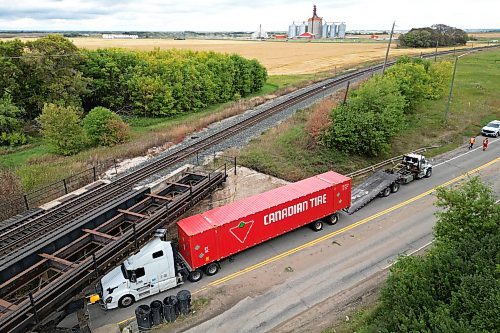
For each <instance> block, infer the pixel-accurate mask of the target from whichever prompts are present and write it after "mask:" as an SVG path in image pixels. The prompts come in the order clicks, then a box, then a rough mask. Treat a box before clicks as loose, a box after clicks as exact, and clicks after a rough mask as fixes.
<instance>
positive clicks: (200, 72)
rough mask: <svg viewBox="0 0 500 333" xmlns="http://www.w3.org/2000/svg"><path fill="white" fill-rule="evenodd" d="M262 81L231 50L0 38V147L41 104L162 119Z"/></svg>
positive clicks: (246, 91)
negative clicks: (83, 46)
mask: <svg viewBox="0 0 500 333" xmlns="http://www.w3.org/2000/svg"><path fill="white" fill-rule="evenodd" d="M266 80H267V71H266V69H265V68H264V67H263V66H262V65H261V64H260V63H259V62H258V61H256V60H248V59H245V58H243V57H241V56H239V55H236V54H219V53H215V52H193V51H182V50H168V51H161V50H159V49H156V50H153V51H148V52H146V51H143V52H139V51H127V50H121V49H102V50H80V49H78V48H77V47H76V46H75V45H74V44H73V43H72V42H71V41H70V40H68V39H66V38H64V37H62V36H61V35H55V34H53V35H48V36H47V37H43V38H39V39H37V40H34V41H27V42H23V41H20V40H17V39H16V40H12V41H3V42H2V41H0V130H1V132H2V133H6V134H2V135H0V140H2V142H0V144H9V143H12V144H20V143H24V141H25V137H24V134H23V121H33V120H35V119H37V117H38V116H40V114H41V113H42V110H43V108H44V106H45V105H48V104H54V105H57V106H60V107H70V108H76V109H78V110H80V111H81V112H82V115H84V114H86V113H88V112H89V111H90V110H92V109H93V108H95V107H105V108H108V109H110V110H113V111H116V112H118V113H120V114H128V115H138V116H144V117H169V116H173V115H177V114H181V113H186V112H195V111H197V110H200V109H202V108H204V107H206V106H208V105H211V104H215V103H222V102H226V101H230V100H235V99H239V98H241V97H245V96H248V95H250V94H252V93H255V92H257V91H259V90H260V89H261V88H262V86H263V85H264V83H265V82H266ZM19 137H21V138H19ZM9 140H10V141H11V142H9Z"/></svg>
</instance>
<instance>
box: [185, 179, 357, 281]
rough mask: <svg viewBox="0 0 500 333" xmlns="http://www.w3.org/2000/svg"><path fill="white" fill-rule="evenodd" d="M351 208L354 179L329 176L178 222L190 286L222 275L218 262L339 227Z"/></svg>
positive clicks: (286, 187) (276, 190)
mask: <svg viewBox="0 0 500 333" xmlns="http://www.w3.org/2000/svg"><path fill="white" fill-rule="evenodd" d="M350 204H351V179H350V178H348V177H346V176H343V175H341V174H338V173H336V172H333V171H330V172H326V173H323V174H320V175H317V176H314V177H311V178H308V179H304V180H301V181H298V182H296V183H292V184H289V185H285V186H282V187H279V188H276V189H273V190H271V191H268V192H265V193H261V194H257V195H254V196H252V197H249V198H246V199H243V200H240V201H236V202H233V203H231V204H228V205H225V206H222V207H218V208H214V209H212V210H209V211H207V212H205V213H202V214H198V215H194V216H191V217H188V218H185V219H183V220H182V221H180V222H178V223H177V229H178V236H179V245H178V251H179V255H180V257H181V259H182V261H184V262H185V264H186V265H187V266H188V269H189V271H190V275H189V278H190V280H191V281H197V280H199V279H200V278H201V277H202V270H201V269H202V268H204V271H205V273H206V274H207V275H213V274H215V273H217V271H218V270H219V265H218V261H220V260H221V259H224V258H227V257H229V256H231V255H233V254H235V253H238V252H241V251H243V250H246V249H248V248H250V247H252V246H254V245H257V244H260V243H262V242H265V241H267V240H269V239H271V238H275V237H277V236H279V235H282V234H284V233H286V232H288V231H291V230H294V229H297V228H299V227H302V226H304V225H307V224H310V225H311V227H312V228H313V229H314V230H316V231H318V230H321V229H322V227H323V222H322V220H326V222H328V223H330V224H335V223H336V222H337V220H338V215H337V212H338V211H340V210H342V209H345V208H348V207H349V206H350Z"/></svg>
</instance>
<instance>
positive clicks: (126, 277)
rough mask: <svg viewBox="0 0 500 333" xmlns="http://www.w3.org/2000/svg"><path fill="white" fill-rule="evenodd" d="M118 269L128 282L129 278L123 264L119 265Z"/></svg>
mask: <svg viewBox="0 0 500 333" xmlns="http://www.w3.org/2000/svg"><path fill="white" fill-rule="evenodd" d="M120 268H121V270H122V274H123V277H124V278H125V279H126V280H128V279H129V276H128V272H129V271H127V270H126V269H125V265H124V264H121V265H120Z"/></svg>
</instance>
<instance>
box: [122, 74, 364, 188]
mask: <svg viewBox="0 0 500 333" xmlns="http://www.w3.org/2000/svg"><path fill="white" fill-rule="evenodd" d="M371 75H372V73H369V74H365V75H362V76H360V77H357V78H356V79H353V80H352V82H356V81H359V80H362V79H365V78H368V77H370V76H371ZM342 77H343V76H339V77H337V78H335V79H338V78H342ZM333 80H334V79H327V80H325V81H321V82H318V83H315V84H312V85H310V86H308V87H305V88H302V89H298V90H296V91H294V92H292V93H290V94H287V95H283V96H280V97H277V98H275V99H273V100H271V101H268V102H266V103H263V104H261V105H259V106H257V107H255V108H253V109H250V110H248V111H245V112H244V113H242V114H240V115H237V116H233V117H230V118H227V119H224V120H222V121H219V122H217V123H214V124H211V125H210V126H208V127H206V128H204V129H203V130H201V131H198V132H195V133H192V134H190V135H189V136H188V137H186V139H184V141H182V142H181V143H179V144H177V145H175V146H172V147H170V148H168V149H166V150H165V151H163V152H162V153H160V154H158V155H157V156H155V157H153V158H151V159H149V160H147V161H146V162H144V163H141V164H139V165H137V166H134V167H132V168H130V169H128V170H126V171H125V172H123V173H121V174H119V175H118V176H116V177H114V179H117V178H121V177H123V176H124V175H128V174H130V173H132V172H135V171H137V170H139V169H140V168H142V167H144V166H146V165H148V164H150V163H153V162H155V161H157V160H159V159H161V158H164V157H166V156H168V155H171V154H173V153H176V152H178V151H179V150H181V149H184V148H186V147H187V146H189V145H191V144H192V143H193V142H196V141H197V140H202V139H204V138H207V137H208V136H211V135H213V134H215V133H217V132H219V131H223V130H225V129H227V128H229V127H231V126H233V125H235V124H236V123H238V122H240V121H241V120H243V119H248V118H250V117H252V116H254V115H255V114H258V113H260V112H264V111H265V110H267V109H269V108H271V107H274V106H276V105H278V104H280V103H282V102H283V101H286V100H288V99H290V98H292V97H295V96H297V95H300V94H302V93H304V92H307V91H310V90H312V89H315V88H317V87H320V86H323V85H325V84H327V83H329V82H331V81H333ZM345 87H346V84H342V85H338V86H334V87H331V88H328V89H324V91H323V92H321V93H319V94H316V95H314V96H312V97H310V98H308V99H306V100H304V101H302V102H300V103H298V104H295V105H293V106H291V107H289V108H286V109H284V110H283V111H280V112H278V113H276V114H274V115H272V116H270V117H268V118H266V119H264V120H263V121H261V122H259V123H257V124H255V125H254V126H252V127H249V128H247V129H245V130H243V131H242V132H240V133H238V134H236V135H233V136H231V137H230V138H227V139H225V140H222V141H221V142H219V143H218V144H216V145H214V146H212V147H210V148H209V149H208V150H206V151H203V152H200V153H199V154H198V158H199V160H200V161H201V160H203V159H205V158H207V157H209V156H210V155H213V154H214V153H216V152H221V151H224V150H226V149H228V148H241V147H243V146H245V145H246V144H248V142H249V141H250V140H252V139H254V138H257V137H259V136H260V135H261V134H262V133H263V132H265V131H266V130H268V129H270V128H272V127H275V126H276V125H278V124H280V123H281V122H283V121H285V120H286V119H288V118H290V117H291V116H292V115H293V114H295V112H297V111H298V110H301V109H305V108H307V107H309V106H311V105H313V104H315V103H317V102H319V101H320V100H322V99H324V98H325V97H327V96H330V95H332V94H334V93H335V92H337V91H339V90H342V89H345ZM187 163H190V164H196V163H197V160H196V156H193V157H191V158H188V159H186V160H184V161H182V162H180V163H177V164H175V165H173V166H171V167H168V168H165V169H164V170H162V171H161V172H159V173H156V174H155V175H153V176H151V177H149V178H147V179H145V180H143V181H141V182H140V183H138V184H137V185H136V186H142V185H147V184H149V183H151V182H153V181H156V180H158V179H159V178H161V177H164V176H165V175H168V174H169V173H171V172H172V171H173V170H176V169H177V168H179V167H181V166H182V165H185V164H187Z"/></svg>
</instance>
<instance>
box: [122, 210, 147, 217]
mask: <svg viewBox="0 0 500 333" xmlns="http://www.w3.org/2000/svg"><path fill="white" fill-rule="evenodd" d="M118 212H120V213H123V214H127V215H131V216H135V217H139V218H144V217H146V215H144V214H140V213H136V212H131V211H129V210H125V209H118Z"/></svg>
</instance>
